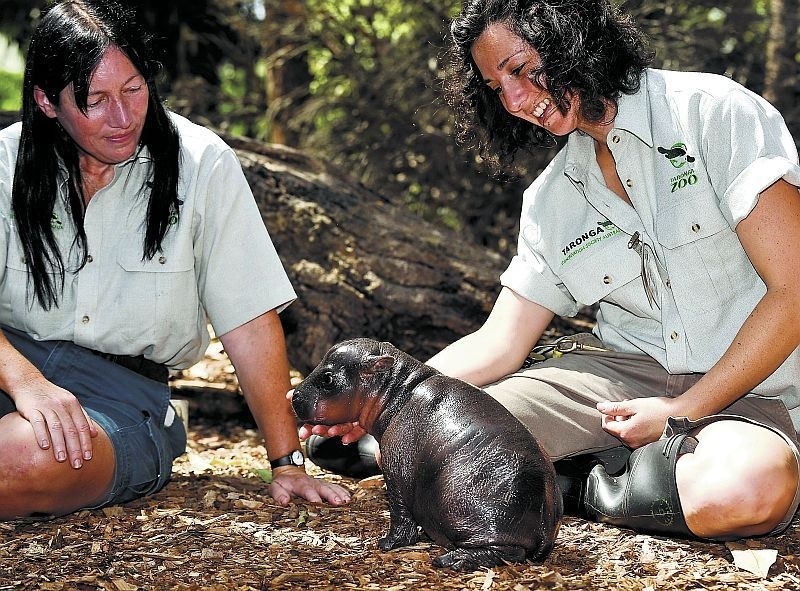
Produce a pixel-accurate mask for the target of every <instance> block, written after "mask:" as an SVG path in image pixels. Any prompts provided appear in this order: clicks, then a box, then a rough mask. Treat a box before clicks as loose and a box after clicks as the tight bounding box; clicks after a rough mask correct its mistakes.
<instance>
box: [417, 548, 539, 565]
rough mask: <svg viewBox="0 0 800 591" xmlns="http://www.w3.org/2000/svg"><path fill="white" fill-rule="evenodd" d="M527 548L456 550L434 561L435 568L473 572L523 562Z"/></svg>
mask: <svg viewBox="0 0 800 591" xmlns="http://www.w3.org/2000/svg"><path fill="white" fill-rule="evenodd" d="M524 560H525V548H522V547H520V546H482V547H480V548H456V549H455V550H451V551H450V552H446V553H445V554H442V555H441V556H438V557H437V558H434V559H433V566H438V567H445V568H452V569H453V570H460V571H473V570H475V569H477V568H480V567H490V566H496V565H498V564H503V563H504V562H523V561H524Z"/></svg>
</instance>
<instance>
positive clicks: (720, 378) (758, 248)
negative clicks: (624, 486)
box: [598, 180, 800, 445]
mask: <svg viewBox="0 0 800 591" xmlns="http://www.w3.org/2000/svg"><path fill="white" fill-rule="evenodd" d="M736 233H737V234H738V236H739V239H740V240H741V242H742V246H743V247H744V249H745V251H746V252H747V255H748V256H749V257H750V261H751V262H752V263H753V266H754V267H755V269H756V271H757V272H758V274H759V275H760V277H761V278H762V279H763V281H764V283H765V284H766V286H767V292H766V293H765V294H764V297H763V298H762V299H761V300H760V301H759V303H758V304H757V305H756V307H755V308H754V309H753V312H752V313H751V314H750V316H748V318H747V319H746V320H745V322H744V324H743V325H742V327H741V329H739V332H738V333H737V335H736V338H734V340H733V343H731V345H730V347H728V349H727V351H725V353H724V355H723V356H722V357H721V358H720V360H719V361H718V362H717V363H716V364H715V365H714V366H713V367H712V368H711V369H710V370H709V371H708V373H707V374H706V375H705V376H703V378H702V379H701V380H699V381H698V382H697V384H695V385H694V386H693V387H692V388H690V389H689V390H687V391H686V392H685V393H684V394H683V395H682V396H680V397H678V398H675V399H643V401H642V402H641V403H640V404H650V405H651V406H650V408H649V409H648V410H647V411H646V412H647V414H649V415H650V416H651V417H652V420H649V421H648V422H649V427H648V426H647V425H644V424H641V425H636V424H634V423H633V422H629V421H621V422H614V421H613V417H614V416H615V415H616V416H620V417H626V418H631V417H633V415H634V414H636V412H642V411H643V410H645V409H644V407H639V408H638V409H637V408H636V406H635V405H636V404H639V403H638V402H636V401H633V402H632V403H631V404H633V405H634V406H631V407H630V408H629V405H628V404H625V403H623V404H622V405H618V404H611V403H609V404H604V405H602V406H600V407H598V408H599V409H600V411H601V412H602V413H604V414H606V415H607V418H605V419H604V425H606V429H607V430H608V431H609V432H611V433H613V434H614V435H616V436H617V437H620V438H621V439H622V440H623V441H625V442H626V443H629V444H633V445H643V444H644V443H647V442H648V440H649V441H653V440H655V439H657V438H658V436H659V435H660V429H662V428H663V425H664V421H665V420H666V418H667V417H668V416H670V415H671V416H688V417H689V418H698V417H702V416H706V415H709V414H714V413H717V412H719V411H720V410H722V409H723V408H725V407H726V406H728V405H730V404H731V403H733V402H734V401H736V400H738V399H739V398H741V397H742V396H744V395H745V394H747V393H748V392H750V391H751V390H752V389H753V388H755V387H756V386H757V385H758V384H760V383H761V382H763V381H764V380H765V379H766V378H767V377H769V375H770V374H772V373H773V372H774V371H775V370H776V369H777V368H778V367H779V366H780V365H781V364H782V363H783V362H784V361H785V360H786V359H787V357H788V356H789V355H790V354H791V353H792V351H794V350H795V349H796V348H797V347H798V345H800V193H798V189H797V187H795V186H793V185H791V184H789V183H787V182H786V181H784V180H779V181H777V182H776V183H774V184H773V185H771V186H770V187H769V188H767V189H766V190H765V191H764V192H763V193H761V196H760V198H759V201H758V204H757V205H756V206H755V208H754V209H753V211H752V212H750V215H749V216H747V217H746V218H745V219H744V220H742V221H741V222H740V223H739V225H738V226H737V227H736ZM654 400H658V402H653V401H654ZM648 401H649V402H648ZM656 405H658V407H656ZM634 410H635V411H636V412H633V411H634ZM608 417H611V418H610V419H609V418H608ZM626 423H630V424H626ZM659 425H660V426H659Z"/></svg>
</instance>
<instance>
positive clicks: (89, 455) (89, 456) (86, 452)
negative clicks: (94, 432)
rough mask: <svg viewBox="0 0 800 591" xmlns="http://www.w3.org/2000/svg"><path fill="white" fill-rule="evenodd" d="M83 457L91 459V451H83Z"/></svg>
mask: <svg viewBox="0 0 800 591" xmlns="http://www.w3.org/2000/svg"><path fill="white" fill-rule="evenodd" d="M83 459H84V460H91V459H92V452H90V451H85V452H83Z"/></svg>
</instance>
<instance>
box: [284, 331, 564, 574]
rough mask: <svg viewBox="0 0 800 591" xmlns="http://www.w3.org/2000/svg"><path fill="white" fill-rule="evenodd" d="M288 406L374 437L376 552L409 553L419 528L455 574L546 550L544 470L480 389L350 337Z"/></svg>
mask: <svg viewBox="0 0 800 591" xmlns="http://www.w3.org/2000/svg"><path fill="white" fill-rule="evenodd" d="M292 405H293V406H294V410H295V412H296V413H297V416H298V418H299V419H300V420H301V421H305V422H307V423H319V424H325V425H333V424H338V423H346V422H352V421H358V422H359V424H360V425H361V426H362V427H363V428H364V429H366V430H367V432H369V433H370V434H371V435H373V436H374V437H375V439H377V441H378V443H379V445H380V453H381V466H382V469H383V473H384V478H385V481H386V490H387V496H388V500H389V513H390V518H391V519H390V526H389V532H388V534H387V535H386V537H384V538H382V539H381V540H380V541H379V546H380V548H381V549H382V550H390V549H392V548H396V547H399V546H405V545H410V544H414V543H415V542H416V541H417V540H418V538H419V527H420V526H421V527H422V529H423V530H424V531H425V533H426V534H427V535H428V536H429V537H430V538H431V539H432V540H433V541H434V542H436V543H437V544H440V545H441V546H444V547H446V548H448V549H450V551H449V552H447V553H445V554H443V555H442V556H439V557H438V558H436V559H435V560H434V565H435V566H446V567H451V568H454V569H457V570H474V569H475V568H478V567H489V566H493V565H497V564H502V562H503V561H510V562H518V561H523V560H525V559H531V560H542V559H544V558H545V557H546V556H547V554H548V553H549V552H550V550H551V549H552V548H553V544H554V541H555V537H556V534H557V532H558V526H559V520H560V518H561V515H562V512H563V511H562V501H561V494H560V492H559V490H558V487H557V485H556V475H555V471H554V469H553V465H552V462H550V460H549V458H547V456H546V455H545V453H544V452H543V451H542V449H541V448H540V447H539V444H538V443H537V442H536V440H535V439H534V438H533V436H532V435H531V434H530V433H529V432H528V431H527V430H526V429H525V428H524V427H523V426H522V424H521V423H519V422H518V421H517V420H516V419H515V418H514V417H513V416H512V415H511V414H510V413H509V412H508V411H507V410H506V409H505V408H504V407H503V406H502V405H501V404H500V403H498V402H497V401H495V400H494V399H493V398H492V397H490V396H489V395H488V394H486V393H485V392H484V391H483V390H480V389H478V388H476V387H474V386H471V385H469V384H467V383H465V382H462V381H460V380H456V379H454V378H449V377H447V376H444V375H442V374H441V373H439V372H438V371H436V370H435V369H433V368H431V367H429V366H427V365H425V364H423V363H420V362H419V361H417V360H416V359H414V358H413V357H411V356H409V355H407V354H405V353H403V352H402V351H399V350H398V349H396V348H395V347H393V346H392V345H391V344H389V343H379V342H377V341H373V340H370V339H354V340H351V341H345V342H343V343H340V344H338V345H336V346H334V347H333V348H331V349H330V351H328V353H326V355H325V357H324V358H323V359H322V361H321V362H320V364H319V365H318V366H317V368H316V369H314V371H313V372H311V373H310V374H309V375H308V377H307V378H306V379H305V380H303V382H302V383H301V384H300V385H299V386H298V387H297V388H296V389H295V391H294V394H293V396H292Z"/></svg>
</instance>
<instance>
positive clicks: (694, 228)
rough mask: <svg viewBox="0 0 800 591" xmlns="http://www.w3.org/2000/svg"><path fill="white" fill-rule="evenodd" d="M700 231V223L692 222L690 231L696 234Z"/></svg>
mask: <svg viewBox="0 0 800 591" xmlns="http://www.w3.org/2000/svg"><path fill="white" fill-rule="evenodd" d="M699 231H700V224H692V232H694V233H695V234H697V233H698V232H699Z"/></svg>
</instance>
